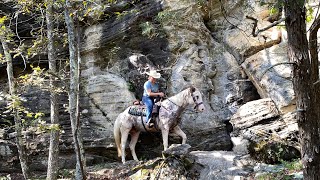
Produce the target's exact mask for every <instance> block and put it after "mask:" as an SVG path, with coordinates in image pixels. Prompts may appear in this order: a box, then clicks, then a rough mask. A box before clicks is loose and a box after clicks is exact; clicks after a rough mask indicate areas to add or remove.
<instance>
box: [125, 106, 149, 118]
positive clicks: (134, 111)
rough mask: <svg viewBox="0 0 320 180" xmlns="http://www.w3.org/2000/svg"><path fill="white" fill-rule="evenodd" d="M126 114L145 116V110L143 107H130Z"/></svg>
mask: <svg viewBox="0 0 320 180" xmlns="http://www.w3.org/2000/svg"><path fill="white" fill-rule="evenodd" d="M128 113H129V114H131V115H133V116H141V115H142V116H146V108H145V107H144V106H131V107H130V109H129V112H128Z"/></svg>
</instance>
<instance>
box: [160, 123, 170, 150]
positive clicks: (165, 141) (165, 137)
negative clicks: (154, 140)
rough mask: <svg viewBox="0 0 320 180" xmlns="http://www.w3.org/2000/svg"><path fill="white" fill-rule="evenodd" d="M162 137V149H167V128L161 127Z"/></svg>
mask: <svg viewBox="0 0 320 180" xmlns="http://www.w3.org/2000/svg"><path fill="white" fill-rule="evenodd" d="M161 133H162V139H163V149H164V151H165V150H167V149H168V135H169V130H167V129H165V128H164V129H162V130H161Z"/></svg>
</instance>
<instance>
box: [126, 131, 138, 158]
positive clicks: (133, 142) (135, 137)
mask: <svg viewBox="0 0 320 180" xmlns="http://www.w3.org/2000/svg"><path fill="white" fill-rule="evenodd" d="M139 134H140V131H135V132H131V133H130V135H131V141H130V144H129V147H130V150H131V154H132V157H133V159H134V160H135V161H139V160H138V158H137V155H136V150H135V147H136V144H137V142H138V138H139Z"/></svg>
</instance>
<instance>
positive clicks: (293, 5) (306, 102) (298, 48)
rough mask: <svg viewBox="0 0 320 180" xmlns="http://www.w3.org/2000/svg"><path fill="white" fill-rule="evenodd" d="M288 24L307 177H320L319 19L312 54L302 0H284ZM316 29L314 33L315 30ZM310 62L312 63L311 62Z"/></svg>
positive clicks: (303, 162) (289, 52)
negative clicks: (317, 35) (317, 34)
mask: <svg viewBox="0 0 320 180" xmlns="http://www.w3.org/2000/svg"><path fill="white" fill-rule="evenodd" d="M284 7H285V18H286V20H285V24H286V28H287V32H288V55H289V60H290V62H292V63H294V66H293V88H294V91H295V94H296V99H297V110H296V111H297V120H298V126H299V134H300V142H301V159H302V164H303V165H304V172H303V174H304V179H306V180H309V179H310V180H311V179H320V175H319V172H320V163H319V162H320V154H319V153H320V149H319V144H320V136H319V122H318V120H319V107H318V106H319V97H320V94H319V85H318V84H319V74H318V71H319V69H318V58H317V55H318V53H317V47H316V46H317V44H315V42H316V38H317V37H316V33H315V32H317V31H318V29H319V27H318V26H319V20H318V18H317V20H316V21H315V24H314V25H313V26H312V32H311V33H310V34H311V36H310V39H309V41H310V45H311V46H310V48H311V49H310V53H311V59H310V58H309V49H308V40H307V36H306V34H307V32H306V8H305V1H303V0H296V1H292V0H285V1H284ZM314 33H315V34H314ZM310 62H311V63H310Z"/></svg>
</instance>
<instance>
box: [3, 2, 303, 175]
mask: <svg viewBox="0 0 320 180" xmlns="http://www.w3.org/2000/svg"><path fill="white" fill-rule="evenodd" d="M124 2H126V1H122V2H119V4H118V6H117V8H118V9H117V8H115V9H114V11H115V12H118V11H119V8H120V10H121V12H128V13H124V14H123V16H118V17H117V16H112V17H110V18H109V19H106V20H105V21H101V22H99V23H97V24H94V25H90V26H88V27H83V29H82V32H83V34H82V36H83V38H82V40H83V41H82V44H81V57H82V65H81V70H82V72H81V87H80V89H81V103H80V111H81V114H80V118H81V121H82V126H81V127H82V129H81V132H82V136H83V139H84V145H85V151H86V155H87V161H88V164H92V163H100V162H105V161H115V160H117V156H116V149H115V143H114V140H113V122H114V121H115V119H116V117H117V115H118V114H119V113H120V112H122V111H123V110H124V109H125V108H126V107H128V106H129V105H131V104H132V102H133V101H134V100H135V99H141V96H142V92H143V84H144V82H145V81H146V80H147V75H146V74H145V72H146V71H148V70H150V69H155V70H157V71H159V72H160V73H161V75H162V76H161V78H160V79H159V80H158V82H159V84H160V89H161V91H164V92H165V94H166V95H167V96H172V95H174V94H176V93H178V92H180V91H181V90H182V89H184V88H185V87H188V86H189V85H194V86H196V87H197V88H198V89H200V90H201V92H202V94H203V100H204V102H203V103H204V105H205V107H206V109H207V111H206V112H204V113H196V112H194V111H193V109H192V107H188V109H187V111H186V112H185V113H184V114H183V116H182V124H181V127H182V130H183V131H184V132H185V133H186V134H187V137H188V140H187V143H188V144H190V145H191V147H190V150H198V151H212V150H231V149H232V146H233V144H232V141H231V138H230V135H229V133H228V132H227V128H226V124H228V121H229V120H230V119H231V121H230V122H231V123H232V125H233V126H234V132H233V134H232V136H235V137H236V136H240V135H241V137H240V140H241V139H243V140H244V141H245V142H246V144H249V143H248V141H250V142H251V141H252V140H253V141H256V142H258V141H260V140H261V139H266V138H269V137H270V132H272V133H273V132H275V134H276V135H277V137H280V138H281V139H283V140H288V139H295V138H296V132H297V124H296V122H295V121H294V119H295V118H294V114H292V113H290V111H291V110H292V109H293V108H294V98H295V97H294V94H293V90H292V84H291V81H290V80H288V79H286V78H288V77H290V76H291V67H290V66H291V65H290V64H286V63H285V62H287V57H286V55H285V54H286V49H285V45H286V39H285V33H284V32H279V30H277V29H276V28H275V27H274V28H272V29H270V30H268V31H267V32H264V33H263V34H258V35H257V37H253V36H251V35H249V33H250V32H252V28H253V26H252V21H251V20H250V19H247V18H246V15H249V16H253V17H255V18H257V19H258V20H259V23H258V26H259V27H263V26H267V25H270V22H267V21H265V20H263V18H261V17H260V16H259V12H260V11H262V10H265V8H263V7H261V6H260V5H257V4H255V3H252V2H251V1H250V2H249V1H241V0H237V1H233V2H231V1H230V2H229V1H218V0H209V1H207V3H205V2H204V4H199V3H200V2H199V1H196V0H184V1H179V0H174V1H171V0H150V1H143V2H138V3H137V4H134V5H132V4H131V5H128V6H127V5H123V3H124ZM221 3H222V4H221ZM221 5H222V6H223V7H224V10H225V11H224V12H222V11H221ZM0 8H1V7H0ZM108 10H110V11H112V8H110V9H108ZM225 15H228V16H230V17H229V18H228V21H226V19H225V18H226V17H225ZM234 17H237V18H234ZM244 32H246V33H244ZM279 38H280V41H279ZM270 42H271V43H270ZM266 44H268V46H266ZM261 47H265V48H262V49H261ZM279 52H281V53H279ZM273 66H274V67H273ZM3 67H4V66H0V68H3ZM2 70H3V69H2ZM4 72H5V71H1V72H0V73H4ZM3 77H5V76H1V77H0V80H1V82H3V81H4V82H5V80H4V79H2V78H3ZM283 77H286V78H283ZM26 98H27V99H28V102H29V101H30V102H32V103H31V104H29V105H28V106H30V107H31V108H34V109H35V110H36V111H41V112H44V113H45V117H44V119H45V120H47V122H49V117H50V115H49V109H50V108H49V104H50V103H49V95H48V93H45V92H38V91H32V92H29V94H27V95H26ZM260 98H263V99H260ZM61 100H62V102H61V104H60V114H61V118H60V119H61V127H62V129H63V130H64V133H62V135H61V142H60V149H61V164H60V166H61V167H70V166H73V165H74V163H73V162H74V161H75V158H74V156H73V144H72V134H71V127H70V122H69V117H68V113H67V111H66V108H65V106H66V104H67V95H61ZM4 105H5V103H2V102H1V99H0V106H4ZM242 105H243V106H242ZM1 108H2V107H0V110H2V109H1ZM285 113H287V114H285ZM278 127H280V129H279V128H278ZM262 131H263V132H264V133H265V135H263V136H260V132H262ZM10 133H12V129H11V130H10V131H7V130H5V131H3V132H1V131H0V139H3V141H2V140H1V141H0V159H1V160H3V162H5V163H7V162H13V163H11V164H5V163H3V164H1V162H0V168H2V167H7V166H11V167H18V166H17V163H18V161H17V160H15V161H10V160H11V159H10V157H11V156H6V154H10V155H11V154H16V149H15V148H14V146H13V145H12V142H14V141H13V137H14V135H12V134H11V135H12V136H11V137H10V138H8V137H9V134H10ZM31 137H33V138H31ZM26 138H29V140H30V144H33V145H34V147H35V149H37V148H39V149H40V146H41V148H42V149H41V150H40V152H34V151H32V152H33V153H34V154H32V155H34V157H33V159H32V160H30V162H32V163H33V164H35V166H34V168H38V169H39V170H40V169H41V170H45V166H46V156H47V152H46V148H47V146H48V144H47V143H45V142H48V141H47V140H48V136H47V135H46V134H36V135H33V134H31V135H30V134H29V135H28V136H26ZM35 139H41V141H40V140H38V141H36V142H34V141H35ZM169 140H170V141H169V143H170V144H172V143H180V142H181V139H180V138H177V137H170V138H169ZM40 142H41V143H43V144H42V145H41V143H40ZM10 143H11V144H10ZM161 143H162V139H161V136H160V134H151V135H150V134H148V133H147V134H141V136H140V139H139V142H138V144H137V148H136V150H137V154H138V157H146V158H154V157H157V156H161V151H162V146H159V145H161ZM240 144H241V142H240ZM297 145H298V144H293V146H294V147H296V146H297ZM234 149H237V148H234ZM238 149H240V150H239V154H243V153H246V152H247V151H246V149H245V147H238ZM240 151H241V152H240ZM127 152H128V153H129V151H127ZM150 152H152V153H150ZM36 155H39V156H37V157H35V156H36ZM208 156H215V154H209V155H208ZM232 156H233V154H232ZM7 157H9V158H7ZM203 159H205V158H204V157H203ZM230 162H231V161H230ZM229 165H230V163H229V164H228V166H229ZM228 173H230V172H228ZM232 173H233V172H231V174H232ZM237 173H238V172H237ZM237 173H236V174H237ZM202 177H204V178H205V175H202Z"/></svg>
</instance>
